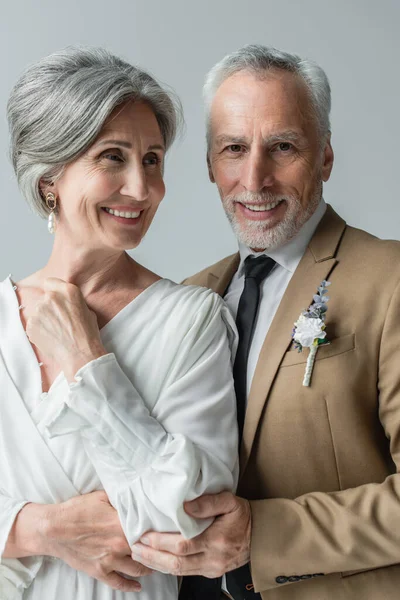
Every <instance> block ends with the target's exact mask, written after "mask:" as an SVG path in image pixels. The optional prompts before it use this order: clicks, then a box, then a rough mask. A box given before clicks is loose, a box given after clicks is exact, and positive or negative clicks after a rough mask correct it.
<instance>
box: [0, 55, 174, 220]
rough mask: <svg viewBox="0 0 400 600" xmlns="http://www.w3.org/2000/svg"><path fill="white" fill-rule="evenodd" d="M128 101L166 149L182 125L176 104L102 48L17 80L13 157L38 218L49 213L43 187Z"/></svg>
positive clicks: (11, 107)
mask: <svg viewBox="0 0 400 600" xmlns="http://www.w3.org/2000/svg"><path fill="white" fill-rule="evenodd" d="M130 99H132V100H141V101H144V102H147V103H148V104H149V106H151V108H152V110H153V111H154V114H155V117H156V119H157V122H158V124H159V127H160V131H161V134H162V137H163V139H164V144H165V147H166V149H168V148H169V147H170V146H171V144H172V142H173V141H174V139H175V137H176V134H177V132H178V130H179V129H180V126H181V125H182V123H183V116H182V108H181V104H180V102H179V100H178V98H177V97H176V96H175V94H174V93H173V92H171V91H168V92H167V91H166V90H165V89H163V88H162V87H161V86H160V85H159V84H158V83H157V81H156V80H155V79H154V78H153V77H152V76H151V75H149V74H148V73H146V72H145V71H142V70H141V69H139V68H138V67H135V66H132V65H130V64H129V63H127V62H125V61H123V60H122V59H120V58H118V57H117V56H114V55H113V54H111V53H110V52H108V51H107V50H105V49H103V48H91V47H81V46H71V47H68V48H65V49H64V50H61V51H59V52H55V53H54V54H51V55H50V56H47V57H46V58H43V59H42V60H40V61H39V62H37V63H35V64H33V65H32V66H30V67H28V69H27V70H26V71H25V72H24V73H23V74H22V76H21V77H20V79H19V80H18V82H17V83H16V85H15V86H14V88H13V90H12V92H11V95H10V98H9V101H8V105H7V117H8V123H9V129H10V137H11V139H10V157H11V161H12V164H13V167H14V171H15V174H16V176H17V180H18V184H19V187H20V189H21V192H22V194H23V195H24V197H25V198H26V200H27V201H28V203H29V204H30V206H31V207H32V208H33V210H34V211H35V212H36V213H37V214H39V215H40V216H42V217H46V216H47V215H48V214H49V210H48V208H47V206H46V203H45V201H44V199H43V196H42V193H41V190H40V181H45V182H46V181H47V182H49V183H51V182H54V181H56V180H57V178H59V177H60V176H61V175H62V173H63V170H64V168H65V166H66V165H68V164H69V163H71V162H73V161H74V160H75V159H76V158H78V157H79V156H80V155H81V154H82V153H84V152H85V151H86V150H87V149H88V148H89V147H90V146H91V145H92V143H93V142H94V141H95V139H96V137H97V136H98V134H99V133H100V130H101V129H102V127H103V125H104V123H105V121H106V120H107V118H108V117H109V116H110V114H111V113H112V111H113V110H114V109H115V108H116V107H117V106H118V105H122V104H123V103H124V102H126V101H128V100H130Z"/></svg>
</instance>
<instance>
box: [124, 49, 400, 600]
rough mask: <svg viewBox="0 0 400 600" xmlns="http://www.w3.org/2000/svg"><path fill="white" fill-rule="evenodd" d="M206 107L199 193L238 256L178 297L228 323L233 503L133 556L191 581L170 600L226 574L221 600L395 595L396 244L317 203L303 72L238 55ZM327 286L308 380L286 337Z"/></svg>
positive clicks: (315, 79)
mask: <svg viewBox="0 0 400 600" xmlns="http://www.w3.org/2000/svg"><path fill="white" fill-rule="evenodd" d="M205 97H206V104H207V108H208V167H209V174H210V179H211V181H213V182H215V183H216V184H217V186H218V190H219V193H220V196H221V199H222V203H223V206H224V209H225V211H226V213H227V216H228V219H229V220H230V222H231V224H232V226H233V229H234V231H235V233H236V235H237V237H238V240H239V254H236V255H234V256H231V257H228V258H225V259H223V260H222V261H220V262H218V263H217V264H215V265H213V266H211V267H209V268H208V269H205V270H204V271H202V272H201V273H199V274H198V275H195V276H194V277H191V278H190V279H188V280H187V282H186V283H193V284H199V285H204V286H208V287H210V288H212V289H214V290H215V291H216V292H218V293H220V294H221V295H222V296H224V297H225V299H226V302H227V303H228V305H229V306H230V307H231V309H232V310H233V312H234V313H235V314H236V318H237V323H238V329H239V333H240V342H239V349H238V356H237V358H236V362H235V368H234V376H235V383H236V389H237V392H238V415H239V426H241V418H242V417H241V415H242V414H244V411H245V419H244V428H243V438H242V442H241V448H240V460H241V477H240V482H239V487H238V491H237V496H234V495H233V494H230V493H228V492H225V493H222V494H219V495H215V496H205V497H203V498H200V499H197V500H196V501H194V502H193V503H187V504H186V506H185V509H186V511H187V512H189V513H190V514H193V515H195V516H197V517H198V518H206V517H210V516H214V517H216V518H215V521H214V522H213V524H212V525H211V526H210V527H209V529H208V530H206V531H205V532H204V533H203V534H202V535H200V536H199V537H197V538H195V539H193V540H183V539H182V537H181V536H179V535H177V534H160V533H155V532H149V533H148V534H146V535H145V536H144V537H143V539H142V540H141V543H139V544H136V545H135V546H134V547H133V555H132V556H133V558H135V559H136V560H139V561H141V562H142V563H143V564H145V565H147V566H149V567H153V568H156V569H160V570H162V571H168V572H173V573H176V574H179V575H196V574H199V575H203V576H205V577H206V578H207V579H201V578H198V577H193V578H190V577H187V578H184V583H183V587H182V592H181V597H182V598H183V600H189V599H193V598H204V599H206V598H207V600H212V598H219V594H220V592H219V587H220V581H219V580H217V581H216V582H212V581H211V579H210V578H215V577H220V576H221V575H222V574H223V573H226V572H231V573H228V575H227V577H226V582H224V583H223V586H224V587H225V589H227V590H228V591H229V593H230V594H231V596H232V597H234V598H235V600H239V599H242V598H248V597H251V596H252V595H253V597H254V598H256V597H260V596H259V595H258V594H260V595H261V597H262V599H263V600H288V599H296V600H327V599H329V600H340V599H344V600H347V599H348V600H350V599H351V600H358V599H359V600H361V599H362V600H368V599H371V600H378V599H380V598H385V599H386V600H387V599H395V598H398V593H399V592H398V590H399V587H400V564H399V563H400V475H399V474H398V473H397V469H398V466H399V461H400V243H398V242H386V241H381V240H378V239H377V238H374V237H373V236H371V235H369V234H367V233H365V232H363V231H360V230H356V229H353V228H352V227H349V226H347V225H346V223H345V222H344V221H343V219H341V218H340V217H339V216H338V215H337V214H336V213H335V212H334V210H333V209H332V208H331V207H329V206H328V207H327V206H326V205H325V203H324V201H323V199H322V185H323V182H326V181H327V180H328V179H329V177H330V173H331V169H332V165H333V151H332V147H331V143H330V125H329V111H330V89H329V83H328V81H327V79H326V76H325V74H324V72H323V71H322V70H321V69H320V68H319V67H318V66H317V65H315V64H313V63H311V62H308V61H305V60H301V59H300V58H298V57H297V56H294V55H290V54H287V53H284V52H279V51H277V50H274V49H271V48H266V47H263V46H247V47H244V48H242V49H241V50H239V51H237V52H235V53H234V54H232V55H229V56H227V57H225V58H224V59H223V60H222V61H221V62H220V63H219V64H217V65H216V66H215V67H214V68H213V69H212V71H211V72H210V74H209V76H208V78H207V81H206V85H205ZM349 201H351V199H349ZM249 256H251V258H248V257H249ZM259 257H261V259H259ZM325 281H329V282H330V283H331V287H329V296H330V299H329V301H328V300H327V299H326V298H324V299H323V301H322V304H325V308H327V312H326V313H325V327H326V328H325V334H326V339H325V340H324V341H328V342H329V344H323V345H321V346H319V347H318V350H317V353H316V360H315V364H314V367H313V368H312V369H311V368H308V365H307V359H308V356H309V353H310V349H309V348H308V347H305V348H303V351H302V352H301V353H298V352H297V349H296V347H295V345H294V341H293V338H292V330H293V324H294V323H295V322H297V320H298V319H299V316H300V315H301V313H302V312H303V311H304V310H305V309H307V307H309V306H310V304H311V303H312V302H313V296H314V295H315V294H316V293H317V289H318V288H320V291H321V293H322V295H325V293H324V291H323V289H325ZM321 284H322V285H321ZM315 300H316V301H318V300H319V298H315ZM250 313H251V314H250ZM322 329H323V327H322ZM320 333H321V338H322V337H323V333H322V330H320ZM316 337H317V334H316ZM313 339H314V338H312V339H311V342H312V341H313ZM308 345H310V344H308ZM306 367H307V370H308V374H309V375H311V381H310V385H309V386H305V385H303V378H304V375H305V371H306ZM246 396H247V398H246ZM249 561H250V567H251V575H250V571H249V570H248V569H247V568H246V566H245V565H246V563H248V562H249ZM243 565H244V566H243ZM237 567H242V568H241V569H238V570H236V568H237ZM246 573H247V574H246ZM246 578H247V579H246ZM251 578H252V579H251Z"/></svg>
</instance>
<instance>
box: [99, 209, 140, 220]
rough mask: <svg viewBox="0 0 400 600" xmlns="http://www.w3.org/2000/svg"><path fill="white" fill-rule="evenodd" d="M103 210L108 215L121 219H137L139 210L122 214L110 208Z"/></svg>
mask: <svg viewBox="0 0 400 600" xmlns="http://www.w3.org/2000/svg"><path fill="white" fill-rule="evenodd" d="M104 210H105V211H106V212H108V213H109V214H110V215H115V216H116V217H122V218H123V219H137V218H138V217H140V210H137V211H136V212H124V211H120V210H113V209H112V208H105V209H104Z"/></svg>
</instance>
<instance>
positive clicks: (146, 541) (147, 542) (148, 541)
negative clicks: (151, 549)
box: [140, 535, 150, 546]
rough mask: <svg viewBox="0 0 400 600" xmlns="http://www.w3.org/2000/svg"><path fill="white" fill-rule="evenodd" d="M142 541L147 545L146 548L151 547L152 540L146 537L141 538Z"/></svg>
mask: <svg viewBox="0 0 400 600" xmlns="http://www.w3.org/2000/svg"><path fill="white" fill-rule="evenodd" d="M140 541H141V542H142V544H145V546H150V538H148V537H147V536H146V535H144V536H143V537H141V538H140Z"/></svg>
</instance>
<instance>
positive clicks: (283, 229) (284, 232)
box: [222, 182, 322, 250]
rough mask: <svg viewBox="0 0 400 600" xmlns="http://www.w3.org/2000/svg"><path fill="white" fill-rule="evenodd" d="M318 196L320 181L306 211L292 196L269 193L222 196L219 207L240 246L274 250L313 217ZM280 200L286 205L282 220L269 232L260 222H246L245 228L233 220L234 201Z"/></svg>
mask: <svg viewBox="0 0 400 600" xmlns="http://www.w3.org/2000/svg"><path fill="white" fill-rule="evenodd" d="M321 197H322V182H321V183H320V184H319V185H317V186H316V189H315V191H314V194H313V195H312V197H311V198H310V201H309V203H308V205H307V207H306V208H303V206H302V205H301V202H300V200H299V199H298V198H296V197H295V196H288V195H285V196H282V195H279V194H271V193H269V192H263V193H254V192H242V193H241V194H237V195H236V196H226V197H225V198H224V199H223V200H222V204H223V207H224V209H225V212H226V216H227V217H228V220H229V222H230V224H231V226H232V229H233V232H234V234H235V235H236V237H237V239H238V240H239V242H240V243H242V244H244V245H245V246H248V247H249V248H254V249H255V248H257V249H263V250H274V249H276V248H279V247H280V246H283V245H284V244H286V243H287V242H289V241H290V240H291V239H292V238H294V237H295V236H296V235H297V233H298V232H299V231H300V229H301V228H302V226H303V225H304V224H305V223H306V222H307V221H308V219H309V218H310V217H311V215H313V214H314V212H315V210H316V208H317V206H318V204H319V202H320V200H321ZM280 200H283V201H284V202H286V204H287V208H286V211H285V215H284V217H283V219H282V221H280V222H279V223H278V224H277V225H275V226H274V227H272V228H271V229H265V223H264V222H263V221H252V220H250V219H249V220H247V221H246V226H245V227H243V225H242V224H241V223H239V222H238V221H237V219H236V216H235V203H236V202H241V203H242V204H252V203H257V204H271V203H273V202H279V201H280Z"/></svg>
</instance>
